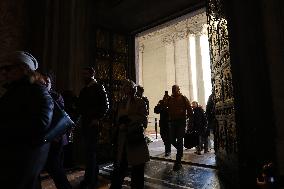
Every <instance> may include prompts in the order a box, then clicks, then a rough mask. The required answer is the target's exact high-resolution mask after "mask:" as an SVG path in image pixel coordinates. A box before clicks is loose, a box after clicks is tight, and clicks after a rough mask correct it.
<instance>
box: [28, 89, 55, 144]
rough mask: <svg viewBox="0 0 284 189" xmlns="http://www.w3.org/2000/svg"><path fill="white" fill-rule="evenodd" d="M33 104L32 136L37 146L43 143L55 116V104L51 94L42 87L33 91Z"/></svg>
mask: <svg viewBox="0 0 284 189" xmlns="http://www.w3.org/2000/svg"><path fill="white" fill-rule="evenodd" d="M30 98H31V99H32V101H33V103H31V104H30V107H29V108H30V109H31V123H30V124H31V126H33V130H32V133H31V134H32V136H33V139H32V140H33V141H34V143H35V144H38V143H41V142H42V140H43V137H44V135H45V134H46V132H47V130H48V128H49V126H50V123H51V120H52V116H53V109H54V103H53V99H52V97H51V96H50V94H49V92H48V91H47V90H46V89H45V88H44V87H41V86H34V87H33V88H32V91H31V96H30Z"/></svg>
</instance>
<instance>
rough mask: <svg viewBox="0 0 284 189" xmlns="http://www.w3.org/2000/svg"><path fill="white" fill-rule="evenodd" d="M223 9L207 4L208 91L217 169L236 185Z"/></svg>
mask: <svg viewBox="0 0 284 189" xmlns="http://www.w3.org/2000/svg"><path fill="white" fill-rule="evenodd" d="M223 5H224V1H222V0H208V2H207V22H208V39H209V45H210V59H211V79H212V91H213V95H214V104H215V115H216V119H217V123H216V124H215V125H216V126H215V141H214V144H215V150H216V158H217V164H218V167H219V168H220V170H221V171H223V172H225V174H224V175H226V176H228V178H229V179H230V180H231V181H232V182H233V183H238V133H237V125H236V121H235V108H234V107H235V106H234V96H233V85H232V72H231V64H230V53H229V34H228V29H227V20H226V14H225V9H224V6H223ZM233 180H234V181H233Z"/></svg>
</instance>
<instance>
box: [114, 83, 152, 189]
mask: <svg viewBox="0 0 284 189" xmlns="http://www.w3.org/2000/svg"><path fill="white" fill-rule="evenodd" d="M122 90H123V91H124V93H125V98H124V99H123V100H122V102H121V103H119V105H118V107H117V116H116V117H117V119H116V122H117V124H116V125H117V129H118V132H117V134H118V135H117V145H116V150H117V153H116V157H115V163H114V171H113V175H112V176H113V178H112V183H111V187H110V188H111V189H120V188H121V187H122V184H123V180H124V177H125V176H126V173H127V170H128V166H131V188H144V167H145V163H146V162H147V161H149V159H150V158H149V151H148V146H147V144H146V141H145V138H144V133H143V131H144V130H143V125H145V122H147V108H146V104H145V102H144V101H143V100H142V99H141V98H138V97H136V96H135V85H134V83H133V82H132V81H130V80H126V81H124V82H123V87H122Z"/></svg>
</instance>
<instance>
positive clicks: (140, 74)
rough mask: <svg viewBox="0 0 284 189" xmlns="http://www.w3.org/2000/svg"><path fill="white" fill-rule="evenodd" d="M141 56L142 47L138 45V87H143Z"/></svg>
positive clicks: (142, 52)
mask: <svg viewBox="0 0 284 189" xmlns="http://www.w3.org/2000/svg"><path fill="white" fill-rule="evenodd" d="M143 54H144V45H143V44H139V55H138V59H139V60H138V62H139V64H138V75H139V80H138V83H139V85H142V86H143Z"/></svg>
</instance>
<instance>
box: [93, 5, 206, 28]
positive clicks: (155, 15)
mask: <svg viewBox="0 0 284 189" xmlns="http://www.w3.org/2000/svg"><path fill="white" fill-rule="evenodd" d="M93 3H94V4H93V5H94V6H93V7H94V9H92V12H93V19H94V24H96V25H99V26H101V27H105V28H108V29H112V30H115V31H120V32H125V33H137V32H140V31H143V30H145V29H149V28H150V27H153V26H156V25H158V24H161V23H163V22H165V21H168V20H170V19H173V18H176V17H178V16H182V15H184V14H187V13H189V12H191V11H194V10H197V9H199V8H202V7H204V6H205V0H96V1H94V2H93Z"/></svg>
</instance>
